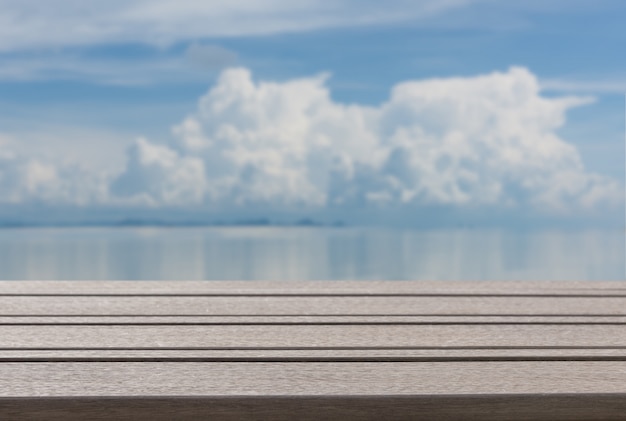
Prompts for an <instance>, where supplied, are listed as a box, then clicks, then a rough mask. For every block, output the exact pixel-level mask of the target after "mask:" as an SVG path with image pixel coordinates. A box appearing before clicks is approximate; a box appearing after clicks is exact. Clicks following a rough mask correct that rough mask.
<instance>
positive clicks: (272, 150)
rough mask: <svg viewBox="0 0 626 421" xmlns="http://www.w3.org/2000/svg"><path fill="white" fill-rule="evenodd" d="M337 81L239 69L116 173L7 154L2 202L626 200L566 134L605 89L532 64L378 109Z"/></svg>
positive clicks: (420, 92) (244, 209) (567, 211)
mask: <svg viewBox="0 0 626 421" xmlns="http://www.w3.org/2000/svg"><path fill="white" fill-rule="evenodd" d="M328 77H329V76H328V75H326V74H322V75H318V76H314V77H307V78H301V79H293V80H288V81H282V82H272V81H256V80H254V79H253V77H252V74H251V72H250V71H249V70H248V69H245V68H231V69H227V70H225V71H223V72H222V73H221V75H220V77H219V78H218V80H217V82H216V83H215V85H214V86H213V87H212V88H211V89H210V90H209V91H208V92H207V94H206V95H204V96H203V97H201V98H200V100H199V101H198V106H197V109H196V111H195V112H193V113H192V114H190V115H188V116H187V117H186V118H184V119H183V121H181V122H180V123H179V124H177V125H175V126H174V127H173V128H172V137H171V141H170V142H169V143H167V144H163V143H157V142H152V141H150V140H148V139H145V138H141V139H138V140H137V141H136V142H135V143H134V144H133V145H132V146H131V147H130V148H129V149H128V151H127V163H126V167H125V168H124V169H123V171H121V172H119V173H117V174H113V175H112V176H109V178H107V176H106V175H103V174H86V173H84V171H83V172H77V170H76V169H75V168H71V167H70V166H67V165H65V166H61V167H54V166H50V165H49V164H45V163H42V162H39V161H33V160H26V159H23V158H19V157H15V156H10V154H8V152H6V151H5V152H4V155H2V157H0V158H1V159H0V192H1V193H2V195H1V196H0V197H2V199H0V200H2V201H3V202H5V203H6V202H20V201H29V200H35V199H37V200H40V201H60V202H64V201H65V202H68V203H69V202H71V203H83V204H88V205H92V206H99V205H115V206H118V207H124V206H126V207H129V208H133V209H141V208H145V209H160V208H167V209H172V208H178V209H182V210H184V209H188V210H189V209H193V210H194V211H198V210H200V211H201V212H203V214H204V215H206V216H207V218H208V215H211V217H216V216H217V217H219V218H221V219H222V220H223V219H228V218H229V217H231V216H232V215H235V214H242V213H245V214H246V215H250V216H254V217H271V216H272V215H278V214H283V215H285V214H287V215H291V216H292V217H297V216H299V217H304V216H314V217H320V218H324V217H327V219H328V218H330V217H331V216H330V215H344V216H346V217H350V215H354V214H357V213H362V212H370V213H371V215H374V216H375V215H376V214H377V212H378V214H379V215H380V214H388V213H389V212H392V213H393V212H398V211H399V212H400V214H402V215H405V216H407V215H408V216H407V217H408V218H409V219H410V218H414V216H415V215H416V214H420V212H422V213H423V210H424V209H445V210H448V211H449V210H452V211H454V212H456V214H463V213H466V212H469V213H471V212H474V213H476V212H479V213H480V212H482V213H485V212H487V213H488V212H495V213H498V214H502V213H504V214H508V215H512V216H515V215H517V216H519V215H523V214H524V213H529V212H530V213H533V214H537V215H552V216H554V215H570V216H572V215H574V216H575V215H578V214H585V213H590V212H591V213H593V212H596V214H597V215H601V214H602V212H604V211H606V210H610V209H618V208H620V207H622V206H623V200H624V194H623V192H622V187H621V186H620V184H619V183H618V182H617V181H616V180H613V179H610V178H608V177H604V176H601V175H598V174H593V173H590V172H588V171H587V170H586V169H585V168H584V165H583V162H582V159H581V157H580V155H579V153H578V151H577V149H576V148H575V147H574V146H573V145H571V144H569V143H567V142H566V141H565V140H564V139H561V138H560V137H559V136H558V134H557V130H558V129H559V128H560V127H561V126H562V125H563V124H564V123H565V117H566V112H567V111H568V110H569V109H570V108H572V107H576V106H580V105H584V104H586V103H588V102H590V101H591V99H589V98H583V97H573V96H567V97H546V96H543V95H542V94H541V89H540V86H539V83H538V81H537V78H536V77H535V76H534V75H533V74H532V73H531V72H530V71H528V70H527V69H525V68H520V67H513V68H511V69H509V70H508V71H505V72H494V73H491V74H486V75H480V76H475V77H463V78H445V79H427V80H420V81H407V82H403V83H399V84H397V85H396V86H394V87H393V89H392V90H391V93H390V96H389V98H388V100H387V101H385V102H384V103H381V104H379V105H377V106H365V105H359V104H343V103H339V102H337V101H335V100H333V99H332V96H331V93H330V91H329V89H328V87H327V84H326V81H327V79H328ZM0 146H1V145H0ZM5 149H7V148H6V147H5ZM81 171H82V170H81ZM107 180H108V181H107ZM103 186H104V187H103ZM77 198H78V199H77Z"/></svg>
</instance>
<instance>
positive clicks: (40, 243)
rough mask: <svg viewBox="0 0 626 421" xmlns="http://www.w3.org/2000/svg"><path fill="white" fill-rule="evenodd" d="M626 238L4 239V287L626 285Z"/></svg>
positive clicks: (115, 233) (268, 230)
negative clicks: (77, 283) (80, 283)
mask: <svg viewBox="0 0 626 421" xmlns="http://www.w3.org/2000/svg"><path fill="white" fill-rule="evenodd" d="M624 243H625V233H624V231H623V230H609V229H601V230H584V229H581V230H545V229H544V230H527V231H524V230H505V229H472V228H463V229H461V228H459V229H433V230H424V229H399V228H376V227H362V228H357V227H287V226H229V227H227V226H212V227H61V228H41V227H39V228H4V229H0V279H2V280H153V281H158V280H281V281H300V280H327V281H334V280H457V281H458V280H462V281H480V280H492V281H494V280H500V281H507V280H545V281H551V280H564V281H574V280H581V281H584V280H589V281H595V280H598V281H601V280H624V279H625V265H626V259H625V252H626V250H625V244H624Z"/></svg>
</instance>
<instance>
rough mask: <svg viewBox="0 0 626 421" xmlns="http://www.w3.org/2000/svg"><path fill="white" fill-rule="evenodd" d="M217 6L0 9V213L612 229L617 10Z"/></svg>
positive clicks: (605, 1) (487, 4)
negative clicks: (525, 223) (563, 224)
mask: <svg viewBox="0 0 626 421" xmlns="http://www.w3.org/2000/svg"><path fill="white" fill-rule="evenodd" d="M224 4H225V3H223V2H210V1H207V2H201V3H200V2H196V1H178V2H173V1H164V0H157V1H141V0H131V1H112V2H108V3H107V4H105V3H102V2H96V1H81V2H70V1H66V0H63V1H61V0H49V1H46V2H45V3H42V2H41V1H35V0H20V1H15V0H0V16H2V18H0V24H1V25H0V26H1V27H2V28H3V29H1V30H0V63H1V64H2V65H1V66H0V196H1V197H0V218H1V219H3V220H5V221H13V222H15V221H22V220H23V221H37V220H42V221H54V220H57V219H58V220H60V219H63V218H65V219H67V220H76V221H79V220H81V221H82V220H90V219H93V220H97V219H111V220H116V219H123V218H126V217H133V218H139V217H140V218H143V217H145V218H153V219H168V220H169V219H171V220H183V219H194V220H207V221H216V220H226V221H228V220H234V219H237V218H239V219H255V218H260V217H267V218H270V219H271V220H276V221H289V220H297V219H300V218H303V217H312V218H314V219H319V220H324V221H331V220H335V219H341V220H350V219H354V220H356V221H360V222H368V221H374V222H376V221H379V222H380V221H382V222H383V223H387V222H388V221H389V220H390V219H391V220H393V221H396V222H397V221H402V223H407V224H413V223H415V221H416V220H420V221H422V222H421V224H426V225H428V223H424V222H423V221H424V220H427V221H428V220H431V219H432V220H440V219H441V220H442V222H441V223H443V224H445V223H451V224H454V223H456V222H457V221H459V220H463V221H465V220H468V221H475V222H476V223H479V224H482V223H488V221H490V220H497V221H500V222H499V223H504V224H507V223H514V222H515V221H520V220H530V221H537V220H544V219H545V220H546V221H559V220H563V218H566V219H571V220H572V221H583V222H585V223H592V224H595V223H599V222H603V221H606V220H607V219H608V220H610V221H612V223H613V224H614V225H617V226H622V225H623V206H624V193H623V191H624V155H625V151H624V93H625V91H626V78H625V76H624V72H623V67H624V58H623V55H622V54H620V51H621V49H620V47H622V46H623V45H624V43H625V42H626V31H625V30H624V29H623V21H624V17H626V6H625V5H624V3H623V2H621V1H618V0H599V1H594V2H589V1H577V0H570V1H564V0H552V1H535V0H529V1H526V2H523V3H519V4H518V2H509V1H495V0H447V1H446V0H437V1H434V0H421V1H419V0H414V1H406V0H392V1H388V2H384V4H383V3H382V2H372V1H355V0H343V1H335V2H321V1H310V0H299V1H289V2H287V1H283V0H257V1H249V0H239V1H232V2H229V3H228V4H229V7H225V6H224ZM392 92H393V93H392ZM220 104H222V105H220ZM223 104H227V105H223ZM220 107H227V108H228V107H230V108H229V110H230V111H228V112H224V110H223V109H222V108H220ZM479 122H480V124H479ZM436 163H439V164H436ZM431 164H432V165H431ZM443 214H445V215H448V216H447V217H446V218H443V217H441V215H443ZM389 215H393V216H389ZM438 223H439V222H438Z"/></svg>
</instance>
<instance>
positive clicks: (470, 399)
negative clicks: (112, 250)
mask: <svg viewBox="0 0 626 421" xmlns="http://www.w3.org/2000/svg"><path fill="white" fill-rule="evenodd" d="M0 419H2V420H5V419H6V420H22V419H24V420H26V419H28V420H73V419H76V420H78V419H81V420H82V419H93V420H99V419H102V420H104V419H128V420H161V419H163V420H165V419H176V420H197V419H212V420H221V419H224V420H231V419H232V420H238V419H285V420H288V419H289V420H291V419H304V420H307V419H311V420H313V419H316V420H317V419H342V420H350V419H386V420H387V419H407V420H409V419H411V420H412V419H436V420H448V419H449V420H452V419H482V420H496V419H498V420H499V419H507V420H542V419H545V420H560V419H562V420H594V419H598V420H607V419H615V420H620V419H621V420H623V419H626V283H624V282H418V281H415V282H405V281H402V282H395V281H379V282H372V281H367V282H364V281H358V282H357V281H355V282H346V281H341V282H339V281H324V282H296V281H294V282H250V281H238V282H216V281H207V282H187V281H168V282H163V281H137V282H126V281H111V282H92V281H71V282H56V281H55V282H52V281H41V282H36V281H0Z"/></svg>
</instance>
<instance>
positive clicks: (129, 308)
mask: <svg viewBox="0 0 626 421" xmlns="http://www.w3.org/2000/svg"><path fill="white" fill-rule="evenodd" d="M322 314H325V315H528V316H531V315H578V316H581V315H597V316H603V315H604V316H609V315H619V316H625V315H626V297H612V298H597V297H586V298H578V297H561V298H555V297H343V296H341V297H247V296H241V297H176V296H172V297H83V296H77V297H39V296H33V297H29V296H17V297H0V315H1V316H9V315H40V316H44V315H66V316H72V315H73V316H87V315H96V316H106V315H146V316H152V315H164V316H167V315H224V316H226V315H255V316H257V315H322Z"/></svg>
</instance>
